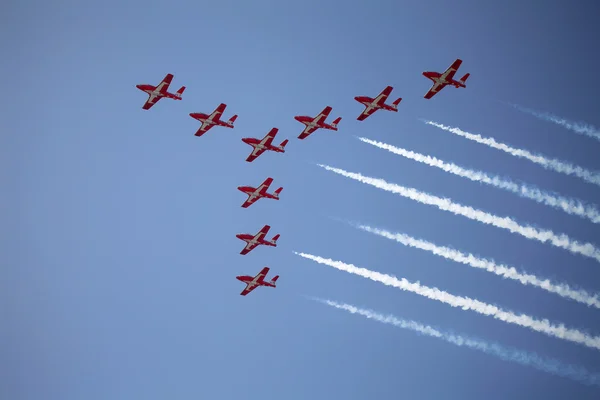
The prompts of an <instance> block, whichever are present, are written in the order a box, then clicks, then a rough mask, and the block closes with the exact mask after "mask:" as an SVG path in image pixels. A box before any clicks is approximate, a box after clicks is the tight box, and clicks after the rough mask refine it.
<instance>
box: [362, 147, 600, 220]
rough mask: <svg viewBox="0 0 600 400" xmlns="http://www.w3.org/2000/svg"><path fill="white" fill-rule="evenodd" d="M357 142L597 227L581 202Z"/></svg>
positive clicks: (596, 216) (598, 216)
mask: <svg viewBox="0 0 600 400" xmlns="http://www.w3.org/2000/svg"><path fill="white" fill-rule="evenodd" d="M358 140H360V141H362V142H364V143H368V144H370V145H373V146H376V147H379V148H380V149H384V150H387V151H389V152H391V153H394V154H398V155H400V156H403V157H406V158H408V159H411V160H414V161H417V162H420V163H423V164H426V165H429V166H431V167H436V168H439V169H441V170H443V171H446V172H449V173H451V174H454V175H457V176H460V177H462V178H467V179H470V180H472V181H475V182H482V183H486V184H488V185H491V186H494V187H497V188H499V189H504V190H507V191H509V192H512V193H514V194H516V195H518V196H520V197H524V198H527V199H531V200H534V201H537V202H538V203H541V204H545V205H547V206H550V207H553V208H556V209H559V210H562V211H564V212H566V213H567V214H571V215H577V216H579V217H582V218H587V219H589V220H590V221H592V222H593V223H596V224H597V223H600V212H599V211H598V210H597V209H596V208H595V207H593V206H587V205H585V204H584V203H583V202H582V201H580V200H576V199H569V198H567V197H563V196H559V195H553V194H550V193H548V192H545V191H543V190H540V189H538V188H536V187H534V186H529V185H524V184H517V183H515V182H512V181H510V180H508V179H502V178H500V177H499V176H496V175H488V174H486V173H485V172H483V171H475V170H471V169H466V168H463V167H460V166H458V165H456V164H453V163H447V162H445V161H442V160H440V159H438V158H435V157H431V156H426V155H423V154H419V153H415V152H414V151H409V150H405V149H402V148H400V147H395V146H392V145H390V144H386V143H382V142H378V141H375V140H371V139H367V138H363V137H359V138H358Z"/></svg>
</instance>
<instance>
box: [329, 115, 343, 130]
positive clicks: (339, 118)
mask: <svg viewBox="0 0 600 400" xmlns="http://www.w3.org/2000/svg"><path fill="white" fill-rule="evenodd" d="M341 120H342V117H337V118H336V119H334V120H333V122H332V123H331V126H332V127H334V128H337V125H338V124H339V123H340V121H341Z"/></svg>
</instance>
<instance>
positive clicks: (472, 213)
mask: <svg viewBox="0 0 600 400" xmlns="http://www.w3.org/2000/svg"><path fill="white" fill-rule="evenodd" d="M317 165H318V166H319V167H321V168H325V169H326V170H328V171H333V172H335V173H336V174H339V175H342V176H345V177H346V178H351V179H354V180H357V181H359V182H362V183H366V184H367V185H371V186H375V187H376V188H379V189H382V190H385V191H386V192H391V193H396V194H399V195H400V196H403V197H406V198H409V199H411V200H415V201H417V202H419V203H422V204H428V205H432V206H436V207H437V208H439V209H440V210H444V211H449V212H451V213H453V214H455V215H462V216H463V217H466V218H469V219H472V220H475V221H479V222H481V223H484V224H489V225H493V226H495V227H498V228H503V229H507V230H509V231H510V232H513V233H517V234H519V235H521V236H524V237H526V238H528V239H534V240H538V241H540V242H542V243H546V242H549V243H550V244H552V245H553V246H556V247H560V248H562V249H565V250H568V251H570V252H572V253H575V254H580V255H584V256H587V257H591V258H594V259H595V260H596V261H598V262H600V250H599V249H597V248H596V247H595V246H594V245H593V244H591V243H580V242H578V241H576V240H573V239H571V238H569V236H567V235H565V234H555V233H554V232H552V231H549V230H538V229H536V228H534V227H532V226H528V225H520V224H519V223H518V222H516V221H514V220H513V219H511V218H509V217H498V216H496V215H493V214H489V213H487V212H485V211H481V210H477V209H474V208H472V207H468V206H463V205H462V204H458V203H454V202H452V201H451V200H450V199H443V198H441V197H437V196H433V195H430V194H428V193H425V192H420V191H418V190H417V189H413V188H407V187H404V186H400V185H396V184H394V183H389V182H386V181H385V180H383V179H379V178H371V177H368V176H364V175H361V174H359V173H355V172H348V171H344V170H343V169H340V168H334V167H330V166H327V165H323V164H317Z"/></svg>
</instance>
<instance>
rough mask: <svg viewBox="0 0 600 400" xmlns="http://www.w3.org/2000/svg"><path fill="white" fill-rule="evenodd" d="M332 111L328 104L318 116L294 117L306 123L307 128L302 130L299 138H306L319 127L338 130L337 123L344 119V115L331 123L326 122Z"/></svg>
mask: <svg viewBox="0 0 600 400" xmlns="http://www.w3.org/2000/svg"><path fill="white" fill-rule="evenodd" d="M330 112H331V107H329V106H327V107H325V108H324V109H323V111H321V112H320V113H319V115H317V116H316V117H314V118H313V117H308V116H306V115H297V116H295V117H294V119H295V120H296V121H298V122H301V123H303V124H304V125H306V128H304V130H303V131H302V133H301V134H300V136H298V139H306V138H307V137H308V136H309V135H310V134H311V133H313V132H314V131H316V130H317V129H319V128H321V129H329V130H330V131H337V130H338V129H337V125H338V124H339V123H340V121H341V120H342V117H337V118H336V119H335V120H334V121H333V122H332V124H331V125H329V124H328V123H326V122H325V120H326V119H327V117H329V113H330Z"/></svg>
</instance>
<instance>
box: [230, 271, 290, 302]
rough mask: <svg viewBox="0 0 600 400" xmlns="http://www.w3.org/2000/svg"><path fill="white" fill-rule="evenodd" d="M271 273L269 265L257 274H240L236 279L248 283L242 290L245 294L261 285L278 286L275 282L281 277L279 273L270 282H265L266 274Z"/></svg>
mask: <svg viewBox="0 0 600 400" xmlns="http://www.w3.org/2000/svg"><path fill="white" fill-rule="evenodd" d="M268 273H269V267H264V268H263V269H262V270H261V271H260V272H259V273H258V274H257V275H256V276H254V277H252V276H248V275H240V276H236V277H235V279H237V280H239V281H242V282H244V283H245V284H246V288H245V289H244V290H242V292H241V293H240V295H242V296H245V295H247V294H248V293H250V292H251V291H253V290H254V289H256V288H257V287H259V286H268V287H276V286H275V282H277V279H279V275H275V276H274V277H273V279H271V281H270V282H265V276H267V274H268Z"/></svg>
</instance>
